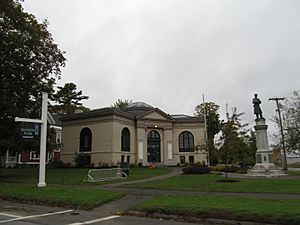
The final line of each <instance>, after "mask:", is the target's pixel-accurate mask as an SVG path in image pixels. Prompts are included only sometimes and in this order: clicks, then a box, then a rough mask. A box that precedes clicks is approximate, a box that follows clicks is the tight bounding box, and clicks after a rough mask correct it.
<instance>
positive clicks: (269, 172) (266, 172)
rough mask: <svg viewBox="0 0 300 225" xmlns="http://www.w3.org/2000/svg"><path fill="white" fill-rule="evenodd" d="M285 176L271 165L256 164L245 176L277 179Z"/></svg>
mask: <svg viewBox="0 0 300 225" xmlns="http://www.w3.org/2000/svg"><path fill="white" fill-rule="evenodd" d="M284 175H286V174H285V173H284V171H283V169H281V168H278V167H277V166H275V165H274V164H273V163H256V164H255V166H253V167H252V169H249V170H248V171H247V176H253V177H278V176H284Z"/></svg>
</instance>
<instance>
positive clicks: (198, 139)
mask: <svg viewBox="0 0 300 225" xmlns="http://www.w3.org/2000/svg"><path fill="white" fill-rule="evenodd" d="M183 131H189V132H191V133H192V134H193V136H194V146H195V147H196V148H197V149H198V150H195V151H194V152H179V135H180V134H181V132H183ZM204 144H205V128H204V125H203V124H197V123H193V124H188V123H180V124H175V126H174V129H173V156H174V162H176V164H177V163H180V156H185V162H189V156H194V162H203V161H204V162H205V163H206V162H207V154H206V152H204V151H201V150H200V149H199V148H201V146H203V145H204Z"/></svg>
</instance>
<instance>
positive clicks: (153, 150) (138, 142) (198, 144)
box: [61, 102, 207, 166]
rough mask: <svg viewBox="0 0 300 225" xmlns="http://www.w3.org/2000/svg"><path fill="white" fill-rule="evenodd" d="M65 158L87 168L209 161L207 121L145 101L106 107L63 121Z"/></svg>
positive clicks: (63, 154)
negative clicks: (77, 160) (172, 111)
mask: <svg viewBox="0 0 300 225" xmlns="http://www.w3.org/2000/svg"><path fill="white" fill-rule="evenodd" d="M61 121H62V122H63V135H62V143H63V148H62V150H61V159H62V161H64V162H66V163H72V162H73V160H74V157H79V161H80V162H81V164H83V165H87V166H88V165H89V164H91V163H92V164H94V165H95V166H113V165H117V163H120V162H128V163H131V164H139V165H148V164H153V163H155V164H161V165H176V164H178V163H180V164H184V163H194V162H203V161H204V162H207V154H206V152H205V151H204V149H205V148H204V146H205V127H204V121H203V120H202V119H200V118H199V117H193V116H187V115H169V114H167V113H165V112H163V111H162V110H160V109H158V108H154V107H152V106H150V105H148V104H146V103H143V102H135V103H132V104H130V105H129V106H128V107H127V108H125V109H122V110H120V109H116V108H102V109H98V110H93V111H89V112H84V113H78V114H74V115H70V116H65V117H62V118H61Z"/></svg>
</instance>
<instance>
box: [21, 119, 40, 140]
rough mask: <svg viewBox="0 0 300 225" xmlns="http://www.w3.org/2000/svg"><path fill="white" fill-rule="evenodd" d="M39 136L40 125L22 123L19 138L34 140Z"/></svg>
mask: <svg viewBox="0 0 300 225" xmlns="http://www.w3.org/2000/svg"><path fill="white" fill-rule="evenodd" d="M39 135H40V125H39V124H32V123H24V124H22V126H21V138H23V139H34V138H37V137H38V136H39Z"/></svg>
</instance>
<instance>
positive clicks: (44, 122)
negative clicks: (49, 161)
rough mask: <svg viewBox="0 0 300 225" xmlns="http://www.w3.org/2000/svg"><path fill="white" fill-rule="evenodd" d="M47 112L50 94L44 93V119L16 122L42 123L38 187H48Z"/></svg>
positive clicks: (17, 118)
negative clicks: (46, 179) (46, 175)
mask: <svg viewBox="0 0 300 225" xmlns="http://www.w3.org/2000/svg"><path fill="white" fill-rule="evenodd" d="M47 112H48V93H43V102H42V118H41V119H40V120H39V119H28V118H19V117H16V118H15V121H16V122H25V123H40V124H41V143H40V171H39V183H38V185H37V186H38V187H46V182H45V174H46V143H47Z"/></svg>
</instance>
